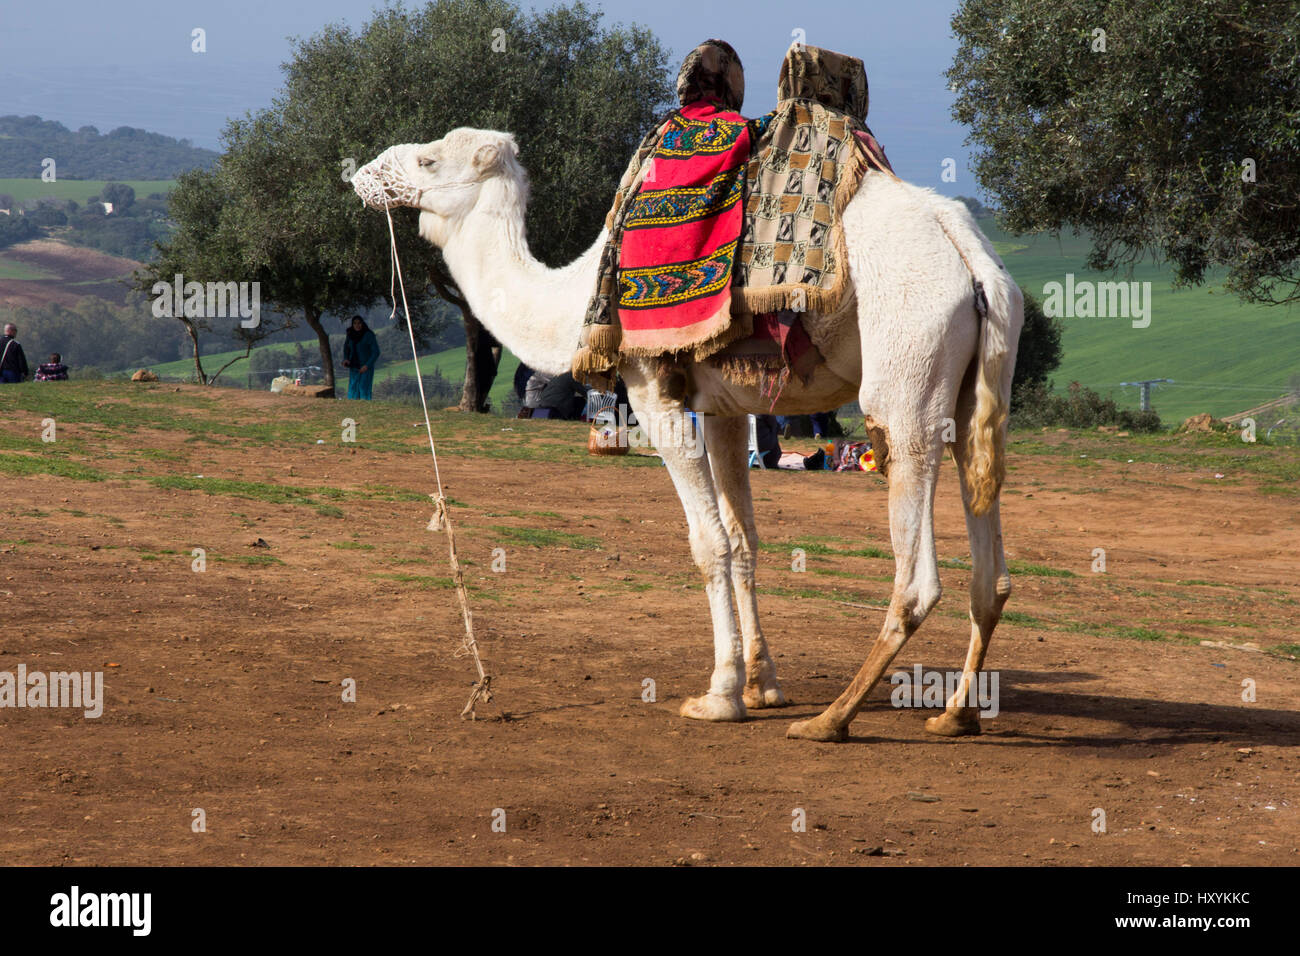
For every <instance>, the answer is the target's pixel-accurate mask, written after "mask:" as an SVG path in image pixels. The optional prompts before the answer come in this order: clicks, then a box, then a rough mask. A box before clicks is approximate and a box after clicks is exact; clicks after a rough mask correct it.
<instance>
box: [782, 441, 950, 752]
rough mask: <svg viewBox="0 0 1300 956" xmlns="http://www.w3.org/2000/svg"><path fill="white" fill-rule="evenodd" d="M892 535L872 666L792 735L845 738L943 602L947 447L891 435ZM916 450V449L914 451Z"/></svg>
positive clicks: (870, 660)
mask: <svg viewBox="0 0 1300 956" xmlns="http://www.w3.org/2000/svg"><path fill="white" fill-rule="evenodd" d="M889 447H890V452H891V458H890V465H889V533H890V538H891V540H892V541H893V545H894V567H895V570H894V593H893V596H892V598H891V599H890V602H889V610H888V612H887V613H886V614H885V623H884V625H883V626H882V627H881V629H880V634H879V636H878V637H877V638H876V640H875V643H874V644H872V645H871V651H870V653H868V655H867V660H866V662H865V663H864V664H863V665H862V668H861V669H860V670H859V671H858V673H857V676H856V677H854V678H853V681H852V683H850V684H849V686H848V688H847V689H846V690H845V691H844V693H842V694H840V696H839V697H838V698H837V699H836V700H835V702H834V703H833V704H831V705H830V706H829V707H828V708H826V710H825V711H824V712H822V713H821V714H819V715H818V716H817V717H814V718H812V719H811V720H800V721H796V722H795V723H793V724H791V725H790V729H789V730H788V731H786V736H787V737H801V738H804V739H806V740H844V739H845V738H847V737H848V727H849V724H850V723H851V722H852V721H853V718H854V717H856V716H857V713H858V711H859V710H860V709H861V708H862V704H863V702H864V701H865V700H866V697H867V694H869V693H870V692H871V688H873V687H874V686H875V685H876V682H877V681H878V680H880V677H881V675H882V674H883V673H884V672H885V668H886V667H888V666H889V663H890V661H892V660H893V659H894V656H895V655H896V654H897V653H898V652H899V650H900V649H901V648H902V646H903V645H904V644H905V643H907V639H908V638H909V637H911V636H912V633H913V632H914V631H915V630H916V629H917V628H918V627H920V626H921V622H922V621H923V620H925V616H926V615H927V614H929V613H930V610H931V608H933V607H934V606H935V604H937V603H938V601H939V594H940V586H939V562H938V559H937V557H936V555H935V551H934V490H935V485H936V484H937V483H938V477H939V459H940V455H941V454H942V448H943V446H942V444H940V443H939V442H938V436H937V434H936V435H935V437H934V438H933V439H929V438H926V437H924V436H923V435H922V434H920V433H916V434H912V435H906V434H901V433H900V432H899V431H898V430H893V431H892V433H891V435H890V446H889ZM913 449H915V450H913Z"/></svg>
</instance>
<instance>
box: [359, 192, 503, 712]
mask: <svg viewBox="0 0 1300 956" xmlns="http://www.w3.org/2000/svg"><path fill="white" fill-rule="evenodd" d="M384 215H385V216H386V217H387V218H388V240H389V243H390V247H391V249H392V254H393V255H392V266H393V280H392V284H390V286H389V290H388V291H389V295H390V296H392V299H393V311H392V313H391V314H390V315H389V316H388V317H389V318H390V319H391V318H393V317H395V316H396V315H397V296H396V295H395V294H394V293H395V290H394V288H393V286H396V287H397V288H398V289H400V290H401V293H402V312H403V314H404V315H405V316H406V332H407V334H408V335H409V336H410V339H411V360H412V361H413V362H414V363H415V384H416V386H417V387H418V388H419V390H420V407H421V408H423V409H424V429H425V432H426V433H427V434H428V436H429V453H430V454H431V455H433V477H434V479H435V480H436V481H437V484H438V493H437V494H436V495H430V496H429V497H430V498H432V499H433V517H432V518H431V519H429V527H428V530H429V531H446V532H447V552H448V556H449V557H450V559H451V576H452V581H454V582H455V584H456V596H457V597H458V598H460V610H461V615H462V617H463V618H464V621H465V638H464V640H463V641H461V646H460V648H459V649H458V650H457V651H456V656H457V657H465V656H467V655H468V656H470V657H472V658H473V659H474V669H475V670H476V671H478V682H477V683H475V684H474V690H473V691H472V692H471V693H470V695H469V700H468V701H467V702H466V703H465V709H464V710H462V711H461V712H460V717H461V719H462V720H464V719H465V718H466V717H468V718H469V719H470V720H476V719H477V715H476V714H475V713H474V705H475V704H477V703H478V702H479V701H482V702H483V703H485V704H486V703H488V702H490V701H491V700H492V678H491V677H490V676H488V673H487V672H486V671H485V670H483V661H482V659H481V658H480V657H479V653H478V641H477V640H476V639H475V637H474V615H473V614H471V613H470V609H469V593H468V592H467V591H466V589H465V575H464V573H463V572H462V571H461V568H460V561H459V560H457V558H456V532H455V530H454V529H453V528H452V524H451V514H450V513H449V511H448V508H447V496H446V495H445V494H443V492H442V475H441V474H440V473H439V472H438V449H437V447H436V446H435V445H434V443H433V424H432V423H431V422H430V421H429V403H428V402H427V401H426V400H425V397H424V379H423V378H422V377H421V375H420V359H419V356H418V355H417V354H416V350H415V330H414V328H413V327H412V325H411V310H410V308H409V306H407V304H406V283H405V281H403V279H402V261H401V259H399V258H398V256H397V234H396V233H395V232H394V231H393V213H392V211H391V209H390V208H389V207H388V206H387V205H385V206H384Z"/></svg>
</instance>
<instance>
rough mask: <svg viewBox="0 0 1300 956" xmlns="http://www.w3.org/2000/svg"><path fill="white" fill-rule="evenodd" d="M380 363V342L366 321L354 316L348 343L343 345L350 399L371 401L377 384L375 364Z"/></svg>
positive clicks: (349, 330) (344, 365)
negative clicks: (372, 389) (371, 392)
mask: <svg viewBox="0 0 1300 956" xmlns="http://www.w3.org/2000/svg"><path fill="white" fill-rule="evenodd" d="M377 361H379V340H378V339H376V338H375V333H374V332H371V331H370V326H368V325H366V320H365V319H363V318H361V316H359V315H354V316H352V327H351V328H350V329H348V338H347V341H346V342H344V343H343V367H344V368H346V369H348V371H349V375H348V398H359V399H363V400H365V401H367V402H368V401H370V389H371V386H372V385H374V382H375V362H377Z"/></svg>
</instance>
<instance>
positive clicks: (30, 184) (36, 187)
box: [0, 179, 176, 204]
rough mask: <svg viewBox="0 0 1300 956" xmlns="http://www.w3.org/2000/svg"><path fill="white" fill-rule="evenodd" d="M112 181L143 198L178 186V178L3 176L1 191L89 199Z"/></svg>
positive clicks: (20, 196)
mask: <svg viewBox="0 0 1300 956" xmlns="http://www.w3.org/2000/svg"><path fill="white" fill-rule="evenodd" d="M110 182H120V183H124V184H125V185H127V186H130V187H131V188H132V189H134V190H135V194H136V196H138V197H139V198H141V199H143V198H145V197H146V196H148V195H149V194H150V193H167V192H170V191H171V190H172V189H173V188H175V186H176V180H174V179H60V180H58V181H56V182H52V183H47V182H42V181H41V180H40V179H0V193H8V194H9V195H11V196H13V197H14V199H16V200H18V201H19V202H24V201H26V200H28V199H45V198H49V199H60V200H67V199H75V200H76V201H77V202H78V203H83V204H84V203H85V201H86V200H87V199H89V198H90V197H91V196H96V195H98V194H99V191H100V190H101V189H103V188H104V187H105V186H106V185H108V183H110Z"/></svg>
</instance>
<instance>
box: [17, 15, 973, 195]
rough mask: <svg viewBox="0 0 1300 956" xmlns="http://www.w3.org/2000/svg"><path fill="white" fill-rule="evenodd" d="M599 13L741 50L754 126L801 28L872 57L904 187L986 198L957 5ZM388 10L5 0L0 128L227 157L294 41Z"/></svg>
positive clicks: (265, 99)
mask: <svg viewBox="0 0 1300 956" xmlns="http://www.w3.org/2000/svg"><path fill="white" fill-rule="evenodd" d="M409 5H413V4H409V3H408V6H409ZM548 5H549V4H548V3H545V2H543V3H538V4H525V6H536V7H545V6H548ZM590 5H591V6H594V7H596V8H598V9H600V10H601V11H603V13H604V14H605V19H606V22H623V23H627V22H636V23H640V24H642V25H645V26H648V27H650V28H651V29H652V30H654V31H655V33H657V34H658V36H659V37H660V39H661V40H662V41H663V42H664V43H665V44H666V45H667V46H668V47H669V48H670V49H671V50H672V51H673V53H674V56H675V60H676V61H677V62H680V60H681V57H682V56H684V55H685V54H686V52H687V51H688V50H690V49H691V48H692V47H693V46H694V45H695V44H696V43H698V42H699V41H700V40H702V39H705V38H707V37H710V36H716V37H720V38H722V39H725V40H727V41H728V42H730V43H731V44H732V45H733V46H735V47H736V50H737V52H738V53H739V54H740V57H741V59H742V60H743V61H744V63H745V74H746V88H747V90H746V101H745V110H744V112H745V113H746V115H751V116H752V115H757V114H759V113H762V112H765V111H766V110H768V109H770V108H771V107H772V106H773V105H774V104H775V100H776V77H777V70H778V69H779V67H780V63H781V59H782V56H783V55H784V52H785V50H786V48H787V47H788V46H789V44H790V41H791V38H792V33H793V31H795V30H803V31H804V38H805V39H806V42H808V43H810V44H813V45H815V46H823V47H827V48H830V49H833V50H838V51H840V52H843V53H849V54H852V55H854V56H859V57H861V58H862V59H863V60H864V61H865V62H866V65H867V76H868V78H869V81H870V87H871V112H870V115H869V117H868V120H869V122H870V124H871V127H872V129H873V131H874V132H875V133H876V136H877V137H878V138H879V139H880V141H881V143H882V144H883V145H884V147H885V149H886V151H887V152H888V153H889V158H890V160H891V161H892V162H893V164H894V166H895V168H896V169H897V170H898V172H899V174H900V175H901V176H903V177H904V178H905V179H909V180H911V181H913V182H916V183H919V184H921V185H926V186H932V187H934V188H936V189H939V190H940V191H942V192H945V193H949V194H956V193H965V194H967V195H974V194H978V191H977V190H976V188H975V185H974V182H973V181H972V179H971V177H970V174H969V172H968V171H967V169H966V155H967V154H966V150H965V148H964V146H963V142H964V140H965V137H966V134H965V130H964V129H963V128H962V127H960V126H959V125H957V124H956V123H955V122H953V121H952V119H951V115H950V105H951V102H952V96H951V94H950V93H949V92H948V90H947V86H946V82H945V80H944V77H943V71H944V70H945V69H946V68H947V67H948V65H949V64H950V63H951V62H952V57H953V53H954V51H955V48H956V43H955V41H954V40H953V38H952V36H951V32H950V29H949V26H948V23H949V20H950V18H951V16H952V13H953V11H954V10H955V9H956V7H957V0H908V2H905V3H897V2H888V3H884V2H874V0H829V2H818V0H813V2H809V3H793V2H789V0H787V2H782V3H777V2H773V0H753V2H745V0H720V2H719V0H708V2H707V3H701V2H698V0H695V2H689V0H660V2H658V3H656V4H654V5H653V6H652V7H647V6H643V5H642V4H640V3H634V2H632V0H604V2H600V3H592V4H590ZM376 6H377V4H376V3H374V2H373V0H310V2H308V0H206V2H194V0H109V2H105V0H63V2H36V0H0V115H5V114H10V113H17V114H19V115H27V114H31V113H35V114H37V115H39V116H42V117H44V118H45V119H53V120H58V121H59V122H61V123H63V124H64V125H65V126H68V127H70V128H73V129H75V128H77V127H79V126H83V125H86V124H90V125H93V126H96V127H98V128H99V130H100V131H101V132H107V131H108V130H110V129H113V128H114V127H117V126H135V127H140V128H143V129H147V130H152V131H155V132H159V133H166V134H168V135H170V136H177V137H184V138H187V139H190V140H192V141H193V142H194V143H195V145H198V146H206V147H209V148H214V149H215V148H219V145H220V143H219V137H220V133H221V129H222V126H223V124H224V122H225V120H226V118H227V117H229V116H238V115H241V114H242V113H244V112H245V111H246V110H256V109H258V108H261V107H264V106H266V105H268V104H269V103H270V100H271V97H272V96H273V95H274V93H275V92H276V91H277V90H278V89H279V87H280V64H281V63H283V62H284V61H285V60H287V59H288V58H289V55H290V51H291V42H290V38H291V37H294V36H297V37H307V36H310V35H311V34H313V33H315V32H317V31H318V30H319V29H320V28H321V27H322V26H323V25H325V24H326V23H331V22H337V21H340V20H342V21H346V22H348V23H350V24H352V25H353V26H359V25H361V24H362V23H364V22H365V21H366V20H367V19H368V18H369V16H370V13H371V11H372V10H373V9H374V8H375V7H376ZM195 27H202V28H203V29H204V30H205V31H206V32H207V52H206V53H203V54H196V53H193V52H191V49H190V43H191V40H190V36H191V31H192V30H193V29H194V28H195ZM441 132H442V131H441V130H430V131H429V136H430V138H431V139H432V138H434V137H435V136H437V135H439V134H440V133H441ZM945 157H952V158H954V159H955V160H956V161H957V182H956V183H943V182H941V181H940V172H941V164H942V162H943V160H944V158H945ZM37 172H39V171H37ZM37 172H34V173H33V175H36V174H37Z"/></svg>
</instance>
